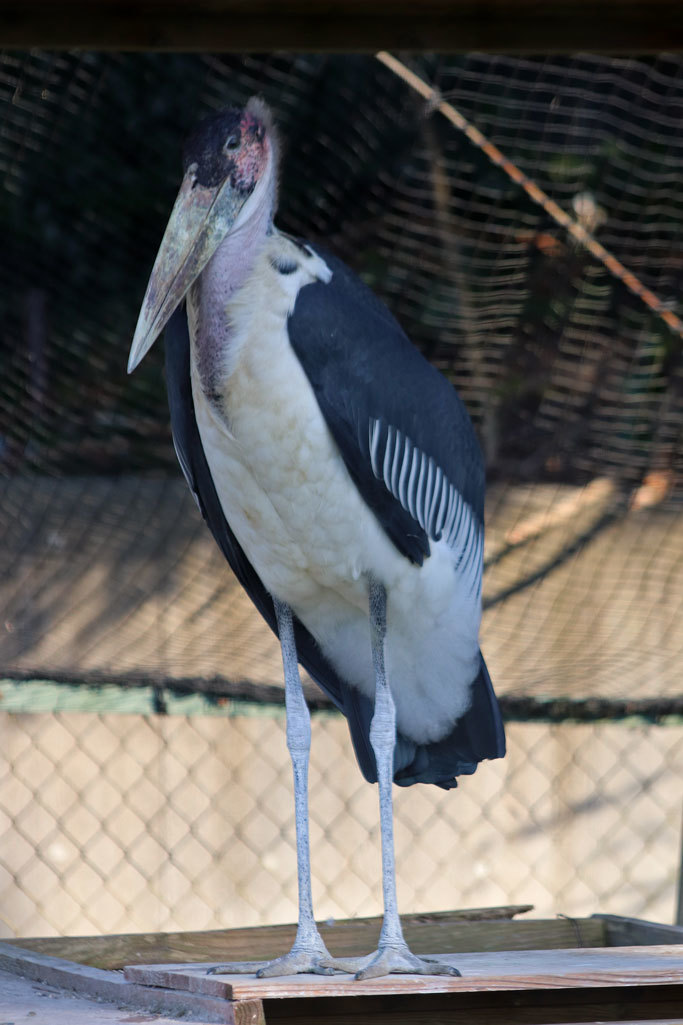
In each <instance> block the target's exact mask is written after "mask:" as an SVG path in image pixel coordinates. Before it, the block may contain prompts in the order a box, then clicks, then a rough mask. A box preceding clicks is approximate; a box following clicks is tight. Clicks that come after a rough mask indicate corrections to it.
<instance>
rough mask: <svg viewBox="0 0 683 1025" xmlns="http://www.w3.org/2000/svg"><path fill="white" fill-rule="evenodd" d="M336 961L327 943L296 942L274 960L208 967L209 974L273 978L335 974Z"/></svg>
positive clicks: (235, 962) (234, 962) (238, 962)
mask: <svg viewBox="0 0 683 1025" xmlns="http://www.w3.org/2000/svg"><path fill="white" fill-rule="evenodd" d="M334 968H335V962H334V958H333V957H332V956H331V954H330V953H329V951H328V949H327V947H326V946H325V944H324V943H323V942H322V940H320V943H319V944H316V945H315V946H309V945H304V944H301V945H299V944H297V943H295V944H294V946H293V947H292V949H291V950H290V952H289V953H288V954H284V955H283V957H277V958H275V960H274V961H233V962H230V963H228V964H222V965H216V966H215V967H213V968H209V969H207V975H256V977H257V978H258V979H271V978H276V977H279V976H283V975H308V974H310V975H334Z"/></svg>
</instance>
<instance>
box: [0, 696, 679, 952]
mask: <svg viewBox="0 0 683 1025" xmlns="http://www.w3.org/2000/svg"><path fill="white" fill-rule="evenodd" d="M0 728H1V731H2V750H3V754H2V772H3V780H4V781H3V784H2V787H0V820H1V821H2V824H3V835H4V840H3V851H2V857H1V862H0V864H1V866H2V867H1V868H0V906H1V907H2V921H1V922H0V930H1V931H2V935H3V936H5V937H11V936H31V935H33V936H35V935H53V934H71V935H87V934H89V933H100V932H107V933H119V932H131V931H138V930H140V931H160V930H185V929H212V928H228V927H240V926H246V925H261V924H270V923H274V922H286V921H294V920H295V919H296V854H295V843H294V835H293V832H294V827H293V816H292V807H293V804H292V802H293V795H292V792H291V791H292V788H291V779H290V775H291V773H290V768H289V761H288V755H287V749H286V742H285V736H284V720H283V717H282V715H277V714H258V715H250V716H239V715H238V716H231V717H220V716H217V717H203V716H192V717H183V716H175V715H169V716H146V717H143V716H128V715H93V714H82V713H81V714H79V713H69V714H66V713H57V714H32V715H13V716H5V717H3V721H2V726H1V727H0ZM682 772H683V726H667V727H664V726H648V727H645V726H642V725H640V726H634V725H631V726H624V725H615V724H600V725H560V726H557V725H552V726H550V725H548V724H521V723H513V724H511V725H510V726H509V753H508V756H507V758H506V760H505V762H502V763H500V764H494V763H491V764H488V765H483V766H480V768H479V770H478V771H477V774H476V775H475V776H474V777H473V778H472V779H467V780H465V781H464V782H463V783H462V785H461V786H460V787H459V788H458V790H457V791H456V792H454V793H444V792H442V791H439V790H438V789H437V788H435V787H427V786H421V787H413V788H410V789H409V790H401V789H398V790H397V791H396V794H395V802H396V827H395V828H396V850H397V868H398V887H399V900H400V905H401V909H402V910H403V911H406V912H407V911H418V912H419V911H431V910H439V909H445V908H451V907H482V906H493V905H499V904H508V903H518V904H533V905H534V906H535V913H537V914H540V915H547V916H552V915H554V914H556V913H566V914H569V915H572V916H580V915H585V914H592V913H593V912H595V911H597V910H600V911H602V912H614V913H619V914H629V915H638V916H642V917H646V918H652V919H654V920H659V921H671V920H672V917H673V912H674V902H675V882H676V876H677V869H678V848H679V834H680V827H681V793H680V779H681V774H682ZM310 805H311V843H312V867H313V893H314V899H315V910H316V914H317V916H318V917H320V918H321V919H326V918H338V917H348V916H352V915H374V914H381V910H382V909H381V902H380V901H381V879H380V857H379V832H378V808H377V790H376V787H371V786H369V785H368V784H366V783H365V782H364V781H363V780H362V779H361V777H360V774H359V772H358V769H357V767H356V765H355V762H354V758H353V754H352V752H351V750H350V745H349V742H348V737H347V728H346V724H345V723H344V721H343V720H341V719H340V718H339V717H338V716H335V715H331V714H330V715H327V714H318V715H316V716H315V717H314V722H313V751H312V759H311V790H310Z"/></svg>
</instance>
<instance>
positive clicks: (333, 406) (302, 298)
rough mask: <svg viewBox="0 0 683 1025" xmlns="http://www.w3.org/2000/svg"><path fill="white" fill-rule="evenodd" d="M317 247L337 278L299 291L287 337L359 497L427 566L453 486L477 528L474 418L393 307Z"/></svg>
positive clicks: (478, 468) (480, 493)
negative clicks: (407, 332) (413, 340)
mask: <svg viewBox="0 0 683 1025" xmlns="http://www.w3.org/2000/svg"><path fill="white" fill-rule="evenodd" d="M311 248H312V249H314V250H315V251H316V252H317V253H318V255H319V256H320V257H321V258H322V259H323V260H324V261H325V263H326V264H327V265H328V267H329V268H330V270H331V271H332V279H331V280H330V281H329V282H322V281H318V282H315V283H313V284H310V285H306V286H305V287H304V288H302V290H301V291H300V293H299V295H298V296H297V299H296V303H295V306H294V310H293V311H292V313H291V314H290V317H289V320H288V331H289V339H290V343H291V345H292V348H293V349H294V352H295V353H296V355H297V358H298V359H299V362H300V363H301V365H302V367H303V369H304V372H305V373H306V376H307V377H308V380H309V381H310V383H311V386H312V387H313V390H314V392H315V396H316V399H317V401H318V404H319V406H320V410H321V412H322V414H323V416H324V418H325V421H326V423H327V425H328V427H329V429H330V431H331V433H332V436H333V437H334V440H335V442H336V444H337V446H338V448H339V450H340V452H341V455H342V458H343V459H344V463H345V465H346V467H347V470H348V471H349V474H350V476H351V478H352V480H353V481H354V483H355V485H356V487H357V488H358V490H359V491H360V493H361V495H362V496H363V499H364V500H365V502H366V503H367V505H368V506H369V507H370V508H371V509H372V510H373V512H374V513H375V516H376V517H377V519H378V520H379V522H380V523H381V524H382V527H383V528H384V530H385V531H386V533H387V534H388V535H389V537H390V538H391V540H392V541H393V542H394V544H395V545H396V547H397V548H398V549H399V551H401V552H402V553H403V554H404V555H406V556H407V557H408V558H409V559H411V560H412V561H413V562H417V563H421V562H422V561H423V559H424V558H425V557H426V556H428V555H429V551H430V547H429V538H430V537H435V536H440V533H441V531H440V530H439V529H438V528H439V527H441V529H443V528H444V526H445V523H446V516H447V513H448V510H449V501H448V499H449V494H448V491H449V490H450V493H451V495H450V512H451V519H453V518H454V517H455V514H456V513H457V508H456V503H457V499H458V496H459V497H460V499H461V500H464V502H465V503H466V505H467V507H468V508H469V509H470V510H471V513H472V514H473V516H474V519H475V523H476V525H477V526H478V527H479V529H481V525H482V522H483V501H484V471H483V464H482V459H481V453H480V450H479V445H478V442H477V439H476V436H475V434H474V430H473V428H472V424H471V422H470V418H469V416H468V414H467V411H466V409H465V407H464V405H463V404H462V402H461V400H460V398H459V397H458V395H457V393H456V391H455V389H454V388H453V387H451V385H449V384H448V382H447V381H446V380H445V378H444V377H443V376H442V375H441V374H440V373H438V371H437V370H435V368H434V367H432V366H431V365H430V364H429V363H427V361H426V360H425V359H424V358H423V357H422V356H421V354H420V353H419V352H418V350H417V349H416V348H415V347H414V346H413V345H412V343H411V342H410V341H409V339H408V338H407V336H406V335H405V333H404V332H403V330H402V329H401V327H400V326H399V324H398V323H397V321H396V320H395V319H394V317H393V316H392V314H391V313H390V312H389V310H388V309H387V307H386V306H385V305H384V304H383V303H382V302H380V300H379V299H377V297H376V296H375V295H374V294H373V293H372V292H371V291H370V290H369V289H368V288H366V286H365V285H364V284H363V282H362V281H360V279H359V278H357V277H356V275H355V274H353V273H352V271H350V270H349V269H348V268H347V267H346V266H345V265H344V264H343V263H342V262H341V261H340V260H338V259H337V258H336V257H334V256H332V255H331V254H329V253H327V252H324V251H322V250H319V249H317V247H315V246H311ZM447 483H448V484H450V485H452V487H451V488H450V489H448V487H447ZM392 492H393V493H392ZM454 498H455V501H454V500H453V499H454ZM397 499H399V500H397Z"/></svg>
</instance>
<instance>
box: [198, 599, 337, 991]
mask: <svg viewBox="0 0 683 1025" xmlns="http://www.w3.org/2000/svg"><path fill="white" fill-rule="evenodd" d="M273 604H274V606H275V615H276V617H277V626H278V634H279V636H280V646H281V648H282V662H283V666H284V674H285V706H286V709H287V747H288V748H289V753H290V755H291V758H292V768H293V770H294V806H295V814H296V861H297V876H298V884H299V924H298V928H297V933H296V939H295V940H294V946H293V947H292V949H291V950H290V952H289V953H288V954H285V955H284V957H279V958H277V959H276V960H275V961H238V962H233V963H231V964H225V965H219V966H217V967H215V968H210V969H209V974H211V975H223V974H232V973H234V974H240V973H249V974H251V973H253V972H255V973H256V974H257V975H258V976H259V978H265V977H267V976H277V975H298V974H300V973H302V972H312V973H314V974H316V975H332V972H333V970H334V967H335V961H334V959H333V958H331V957H330V954H329V952H328V950H327V948H326V947H325V944H324V943H323V940H322V937H321V936H320V933H319V932H318V928H317V926H316V924H315V919H314V917H313V898H312V895H311V857H310V845H309V839H308V756H309V752H310V749H311V716H310V713H309V711H308V705H307V704H306V699H305V698H304V693H303V690H302V688H301V678H300V676H299V665H298V660H297V654H296V643H295V640H294V625H293V621H292V610H291V609H290V607H289V605H285V604H284V602H281V601H278V599H277V598H274V599H273ZM323 961H324V962H326V964H325V965H323V964H322V963H321V962H323Z"/></svg>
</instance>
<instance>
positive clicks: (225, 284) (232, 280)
mask: <svg viewBox="0 0 683 1025" xmlns="http://www.w3.org/2000/svg"><path fill="white" fill-rule="evenodd" d="M251 198H252V199H253V200H254V202H253V203H252V202H251V201H249V203H248V205H247V206H246V207H245V210H244V213H245V216H243V217H242V216H240V217H239V218H238V220H237V222H236V224H235V227H234V228H233V230H232V231H231V232H230V234H229V235H226V237H225V238H224V240H223V241H222V242H221V244H220V246H219V247H218V249H217V250H216V252H215V253H214V254H213V256H212V257H211V259H210V260H209V262H208V264H207V265H206V267H205V268H204V270H203V271H202V273H201V274H200V276H199V278H198V279H197V281H196V282H195V283H194V285H193V286H192V289H191V290H190V293H189V295H188V308H189V309H188V312H189V318H190V324H191V330H190V335H191V337H192V344H193V350H194V351H193V356H194V361H195V366H196V369H197V372H198V374H199V380H200V382H201V386H202V389H203V391H204V392H205V394H206V395H207V396H209V397H211V396H212V395H213V394H215V393H216V391H217V389H218V387H219V384H220V382H221V380H222V379H223V378H224V376H225V373H226V367H227V365H228V362H229V355H230V344H231V336H232V328H231V324H230V319H229V317H228V312H227V310H228V305H229V303H230V301H231V299H232V298H233V296H234V295H235V294H236V293H237V292H238V291H239V290H240V289H241V288H242V287H243V286H244V285H245V284H246V282H247V281H248V280H249V277H250V275H251V274H252V272H253V270H254V267H255V266H256V263H257V260H258V256H259V253H260V252H261V250H262V248H263V246H264V245H265V244H266V240H267V237H268V233H269V231H270V230H271V227H272V218H273V209H274V205H275V185H274V179H273V180H272V182H271V181H270V180H268V181H266V182H264V188H263V190H262V192H261V193H260V194H258V195H256V194H255V195H254V196H252V197H251Z"/></svg>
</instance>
